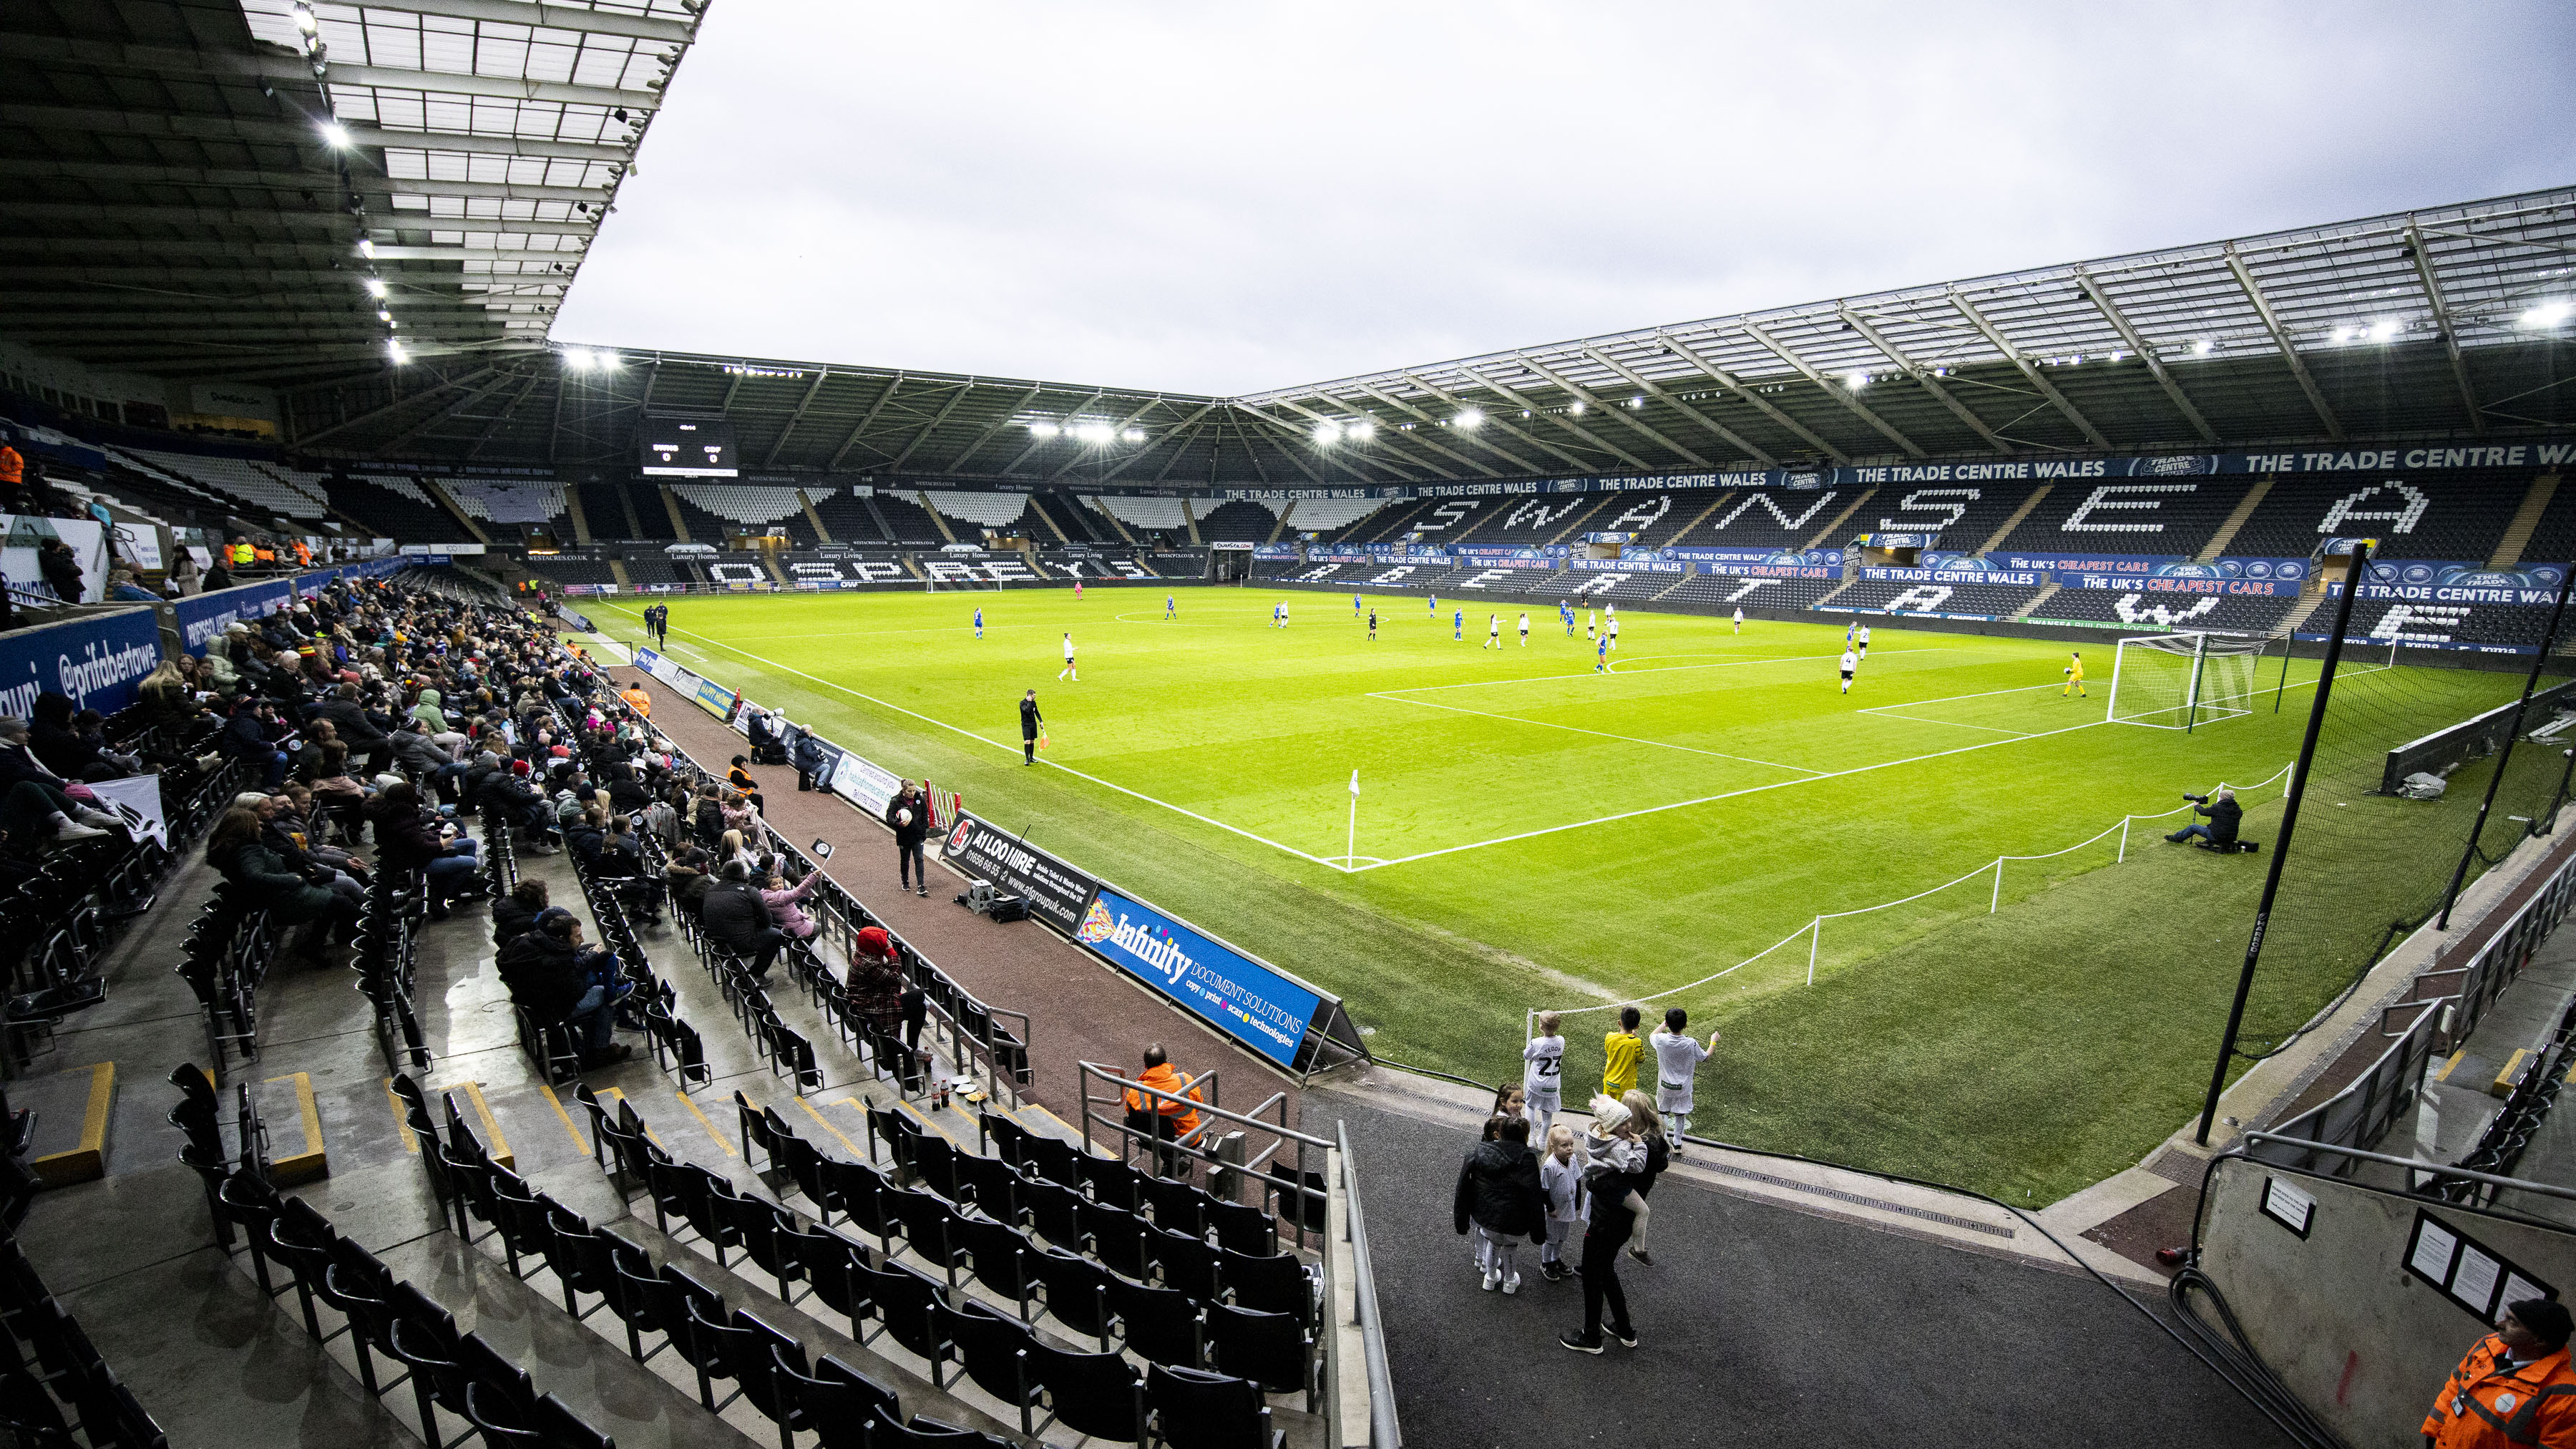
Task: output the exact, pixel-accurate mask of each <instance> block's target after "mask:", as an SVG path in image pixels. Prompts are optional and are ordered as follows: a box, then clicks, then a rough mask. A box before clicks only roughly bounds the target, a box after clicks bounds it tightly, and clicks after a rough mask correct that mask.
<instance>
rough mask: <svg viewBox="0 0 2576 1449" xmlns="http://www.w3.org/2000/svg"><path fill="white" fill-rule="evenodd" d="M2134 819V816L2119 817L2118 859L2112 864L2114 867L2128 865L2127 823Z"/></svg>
mask: <svg viewBox="0 0 2576 1449" xmlns="http://www.w3.org/2000/svg"><path fill="white" fill-rule="evenodd" d="M2136 818H2137V817H2136V816H2134V815H2123V816H2121V817H2120V858H2119V859H2118V860H2116V861H2113V862H2112V864H2114V865H2126V864H2128V863H2129V822H2130V821H2132V820H2134V819H2136Z"/></svg>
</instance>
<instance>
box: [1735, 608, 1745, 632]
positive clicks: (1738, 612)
mask: <svg viewBox="0 0 2576 1449" xmlns="http://www.w3.org/2000/svg"><path fill="white" fill-rule="evenodd" d="M1735 632H1736V633H1738V634H1741V633H1743V632H1744V606H1743V605H1742V604H1738V605H1736V606H1735Z"/></svg>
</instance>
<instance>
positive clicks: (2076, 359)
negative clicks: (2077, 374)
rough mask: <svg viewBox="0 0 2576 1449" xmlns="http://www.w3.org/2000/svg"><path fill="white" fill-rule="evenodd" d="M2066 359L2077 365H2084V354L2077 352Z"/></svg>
mask: <svg viewBox="0 0 2576 1449" xmlns="http://www.w3.org/2000/svg"><path fill="white" fill-rule="evenodd" d="M2068 360H2069V361H2071V362H2073V363H2074V364H2075V365H2076V366H2077V367H2082V366H2083V365H2084V354H2083V353H2081V352H2079V353H2077V354H2075V356H2073V357H2072V358H2070V359H2068Z"/></svg>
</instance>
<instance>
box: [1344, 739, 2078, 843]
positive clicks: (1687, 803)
mask: <svg viewBox="0 0 2576 1449" xmlns="http://www.w3.org/2000/svg"><path fill="white" fill-rule="evenodd" d="M2107 723H2109V721H2107V720H2098V719H2097V720H2093V721H2090V722H2089V723H2086V724H2080V725H2068V726H2067V727H2066V728H2064V729H2056V730H2043V731H2041V732H2040V733H2038V734H2032V735H2023V736H2021V737H2019V738H2017V739H2009V740H1981V741H1979V742H1978V743H1976V744H1973V745H1961V746H1959V747H1958V748H1957V749H1951V750H1934V751H1933V752H1932V753H1930V754H1928V755H1915V756H1913V757H1911V758H1909V759H1903V760H1883V761H1881V762H1879V763H1878V764H1875V765H1857V766H1854V767H1853V768H1851V769H1848V770H1835V771H1832V772H1831V773H1828V774H1821V775H1811V776H1809V777H1807V778H1806V779H1803V780H1778V781H1774V782H1773V783H1771V784H1768V785H1748V786H1746V787H1745V788H1743V789H1741V790H1728V791H1725V792H1723V793H1721V794H1716V795H1702V796H1700V797H1699V798H1697V799H1695V800H1676V801H1674V802H1672V803H1671V804H1669V805H1649V806H1646V807H1645V808H1644V809H1641V810H1622V811H1620V812H1619V813H1618V814H1616V815H1598V816H1595V817H1593V818H1592V819H1590V820H1573V821H1568V822H1567V823H1565V824H1563V825H1547V826H1542V827H1540V828H1539V829H1536V830H1523V831H1520V832H1518V833H1517V834H1512V835H1498V836H1495V837H1494V838H1493V839H1491V840H1479V841H1476V842H1474V843H1472V844H1468V845H1449V846H1443V847H1441V848H1440V849H1438V850H1426V851H1423V852H1422V853H1420V854H1419V855H1401V856H1397V857H1396V858H1395V859H1393V860H1390V861H1387V862H1385V864H1386V865H1408V864H1410V863H1412V862H1414V861H1417V860H1429V859H1431V858H1432V857H1433V856H1439V855H1455V854H1457V853H1458V852H1459V851H1462V850H1482V849H1484V848H1485V847H1486V846H1488V845H1508V844H1510V843H1511V842H1513V841H1515V840H1528V839H1531V838H1533V837H1535V836H1540V835H1554V834H1556V833H1558V832H1559V831H1565V830H1581V829H1583V828H1585V827H1587V826H1592V825H1607V824H1609V823H1611V822H1612V821H1615V820H1634V819H1636V818H1637V817H1639V816H1641V815H1661V814H1663V813H1664V812H1665V811H1667V810H1687V809H1689V808H1690V807H1692V806H1694V805H1709V804H1714V803H1715V802H1717V801H1720V800H1732V799H1735V798H1736V797H1737V796H1740V795H1759V794H1761V793H1763V792H1764V791H1766V790H1785V789H1788V788H1789V787H1791V786H1793V785H1812V784H1815V783H1816V782H1817V781H1819V780H1839V779H1842V778H1844V777H1845V776H1848V775H1866V774H1868V773H1870V772H1871V771H1873V770H1889V769H1894V768H1896V767H1897V766H1899V765H1917V764H1921V763H1922V762H1923V761H1925V760H1937V759H1940V758H1942V757H1944V756H1946V755H1964V754H1967V753H1968V752H1970V751H1972V750H1991V749H1993V748H1995V747H1996V746H1997V745H2017V744H2020V743H2021V742H2022V741H2023V740H2039V739H2046V738H2048V737H2049V736H2050V735H2065V734H2073V733H2074V732H2075V731H2077V730H2089V729H2093V728H2096V727H2098V726H2100V725H2104V724H2107ZM1359 869H1360V870H1361V871H1371V870H1378V869H1381V867H1380V866H1374V865H1364V866H1361V867H1359Z"/></svg>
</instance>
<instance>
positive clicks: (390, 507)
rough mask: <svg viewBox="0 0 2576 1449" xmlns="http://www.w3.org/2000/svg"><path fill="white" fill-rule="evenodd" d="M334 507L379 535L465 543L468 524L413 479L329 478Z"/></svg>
mask: <svg viewBox="0 0 2576 1449" xmlns="http://www.w3.org/2000/svg"><path fill="white" fill-rule="evenodd" d="M326 487H327V489H328V493H329V497H330V499H331V506H332V507H333V508H335V509H338V510H339V511H340V512H342V513H345V514H347V515H348V516H349V517H351V518H354V519H357V520H358V521H359V522H361V523H363V524H366V525H367V526H368V527H370V528H372V529H374V530H375V536H376V537H378V538H394V539H401V540H403V541H404V542H406V543H462V542H465V541H466V540H467V537H468V535H467V534H466V532H465V525H463V524H461V523H458V522H457V521H456V518H455V515H453V514H451V513H449V512H448V511H447V510H446V509H444V508H441V507H439V506H438V504H437V502H436V501H435V500H434V499H432V498H431V497H430V496H429V495H428V494H427V493H425V492H423V491H421V486H420V484H418V483H417V482H414V481H413V480H412V479H410V478H407V477H404V476H402V475H400V474H393V473H353V474H348V475H345V476H341V477H335V478H332V479H330V480H329V482H328V483H327V485H326Z"/></svg>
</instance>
